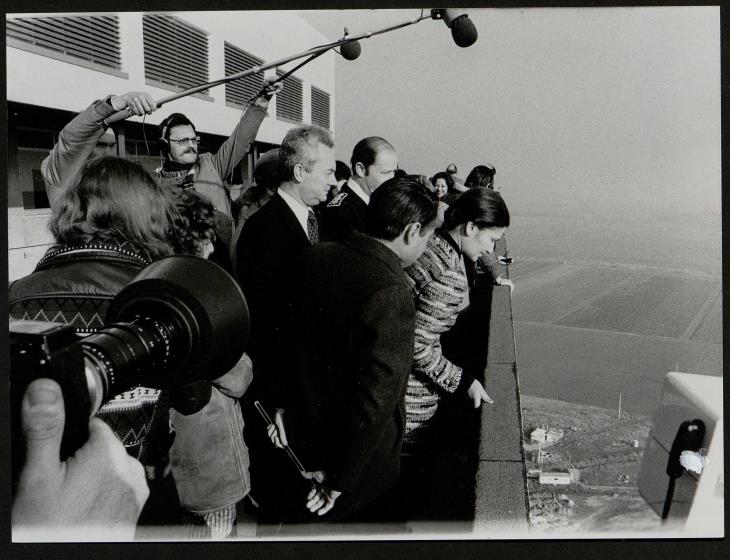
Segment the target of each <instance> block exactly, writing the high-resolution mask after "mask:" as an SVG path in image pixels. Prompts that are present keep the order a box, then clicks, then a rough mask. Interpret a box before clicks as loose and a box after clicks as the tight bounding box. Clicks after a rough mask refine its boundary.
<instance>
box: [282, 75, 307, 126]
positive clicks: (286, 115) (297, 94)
mask: <svg viewBox="0 0 730 560" xmlns="http://www.w3.org/2000/svg"><path fill="white" fill-rule="evenodd" d="M285 73H286V72H284V71H283V70H277V71H276V76H277V77H281V76H283V75H284V74H285ZM302 93H303V87H302V81H301V80H300V79H299V78H295V77H294V76H287V77H286V78H284V89H283V90H281V92H279V93H278V94H277V95H276V118H277V119H282V120H285V121H291V122H295V123H301V122H302V117H303V101H302Z"/></svg>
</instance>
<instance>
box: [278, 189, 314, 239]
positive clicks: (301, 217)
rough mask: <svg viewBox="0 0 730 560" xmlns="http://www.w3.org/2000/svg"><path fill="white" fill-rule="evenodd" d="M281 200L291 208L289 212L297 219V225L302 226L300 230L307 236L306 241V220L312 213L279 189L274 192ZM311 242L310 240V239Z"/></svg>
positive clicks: (307, 233) (307, 232)
mask: <svg viewBox="0 0 730 560" xmlns="http://www.w3.org/2000/svg"><path fill="white" fill-rule="evenodd" d="M276 192H277V193H278V194H279V196H280V197H281V198H283V199H284V202H286V205H287V206H288V207H289V208H291V211H292V212H294V215H295V216H296V217H297V221H298V222H299V225H300V226H302V229H303V230H304V234H305V235H306V236H307V239H309V230H308V229H307V219H308V218H309V213H310V212H312V210H311V208H309V206H307V205H306V204H302V203H301V202H299V201H298V200H297V199H296V198H294V197H293V196H292V195H290V194H287V193H285V192H284V191H283V190H281V189H279V190H278V191H276ZM312 213H314V212H312ZM310 241H311V239H310Z"/></svg>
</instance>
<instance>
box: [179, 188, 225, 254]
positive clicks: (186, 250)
mask: <svg viewBox="0 0 730 560" xmlns="http://www.w3.org/2000/svg"><path fill="white" fill-rule="evenodd" d="M174 201H175V208H176V209H177V215H176V216H175V220H174V223H173V225H172V232H171V233H172V234H171V236H170V237H171V239H170V241H171V243H172V247H173V249H174V251H175V253H177V254H183V255H198V254H200V248H201V246H202V245H203V243H204V242H205V241H206V240H210V241H211V242H214V241H215V217H214V211H213V205H212V204H211V202H210V199H208V197H206V196H205V195H202V194H200V193H197V192H195V191H194V190H192V189H182V190H179V191H178V192H177V193H176V194H175V197H174Z"/></svg>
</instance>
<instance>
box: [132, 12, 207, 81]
mask: <svg viewBox="0 0 730 560" xmlns="http://www.w3.org/2000/svg"><path fill="white" fill-rule="evenodd" d="M142 30H143V32H142V34H143V40H144V76H145V79H147V80H155V81H157V82H161V83H163V84H166V85H170V86H173V87H177V88H180V89H187V88H189V87H192V86H197V85H200V84H204V83H205V82H207V81H209V80H208V36H207V34H206V33H204V32H203V31H201V30H200V29H197V28H196V27H193V26H192V25H190V24H187V23H185V22H183V21H181V20H180V19H178V18H176V17H173V16H168V15H160V14H144V15H143V17H142ZM207 92H208V90H204V91H203V92H201V93H207Z"/></svg>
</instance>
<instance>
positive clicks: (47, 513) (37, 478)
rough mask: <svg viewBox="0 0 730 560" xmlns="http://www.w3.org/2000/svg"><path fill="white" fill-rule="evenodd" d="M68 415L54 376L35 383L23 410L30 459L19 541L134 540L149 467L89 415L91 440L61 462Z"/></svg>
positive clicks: (16, 512)
mask: <svg viewBox="0 0 730 560" xmlns="http://www.w3.org/2000/svg"><path fill="white" fill-rule="evenodd" d="M64 418H65V413H64V401H63V395H62V393H61V388H60V387H59V385H58V384H57V383H56V382H55V381H52V380H50V379H36V380H35V381H33V382H32V383H30V384H29V385H28V387H27V389H26V391H25V395H24V397H23V402H22V408H21V422H22V429H23V434H24V436H25V444H26V462H25V465H24V466H23V469H22V470H21V472H20V477H19V483H18V489H17V493H16V495H15V499H14V500H13V507H12V528H13V539H14V540H16V541H18V540H19V541H30V540H32V541H38V540H49V539H53V540H95V539H98V538H103V539H105V540H110V539H113V540H130V539H132V538H133V537H134V531H135V525H136V523H137V519H138V517H139V514H140V512H141V510H142V506H143V505H144V503H145V500H146V499H147V496H148V495H149V490H148V488H147V483H146V482H145V476H144V469H143V468H142V465H141V464H140V463H139V461H137V460H135V459H133V458H131V457H130V456H129V455H128V454H127V453H126V452H125V450H124V446H123V445H122V444H121V443H120V442H119V440H118V439H117V438H116V437H115V436H114V434H113V432H112V431H111V429H110V428H109V427H108V426H107V425H106V424H104V422H102V421H101V420H99V419H98V418H92V419H91V420H90V421H89V438H88V440H87V441H86V443H85V444H84V445H83V446H82V447H81V448H80V449H78V451H76V453H75V455H74V456H73V457H70V458H69V459H67V460H66V461H60V460H59V451H60V448H61V436H62V435H63V427H64ZM54 530H57V531H58V532H55V531H54Z"/></svg>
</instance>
